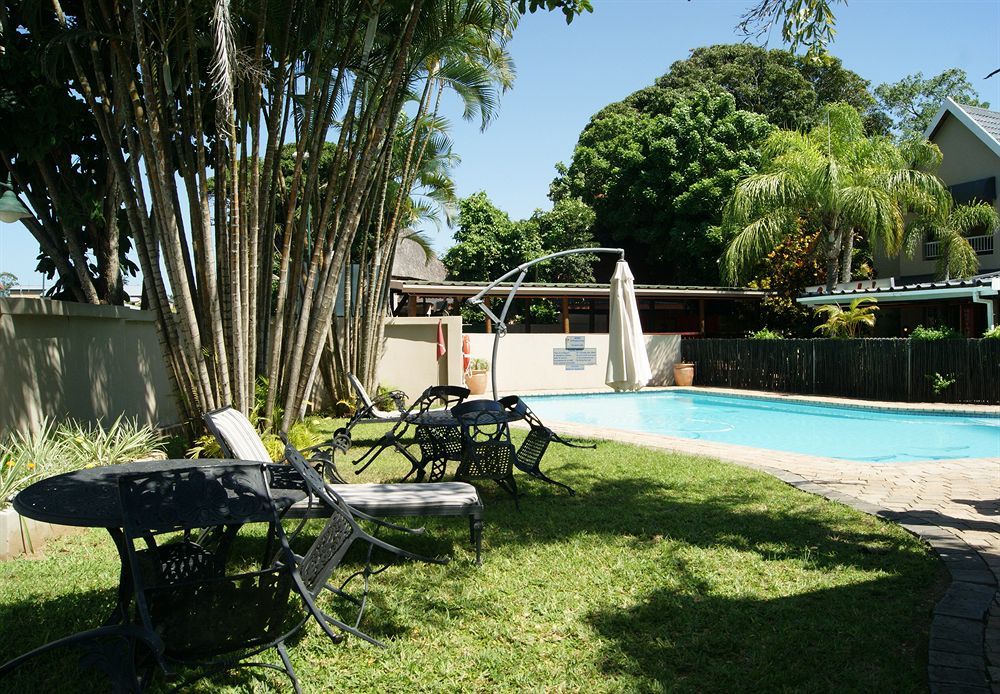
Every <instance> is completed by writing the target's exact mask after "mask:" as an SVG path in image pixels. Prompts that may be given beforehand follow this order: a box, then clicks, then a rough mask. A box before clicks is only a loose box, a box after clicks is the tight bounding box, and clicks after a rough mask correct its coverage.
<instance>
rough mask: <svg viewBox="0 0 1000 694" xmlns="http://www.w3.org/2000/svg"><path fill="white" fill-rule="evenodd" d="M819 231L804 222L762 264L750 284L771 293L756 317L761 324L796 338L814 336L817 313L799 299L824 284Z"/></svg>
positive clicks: (761, 303) (755, 311)
mask: <svg viewBox="0 0 1000 694" xmlns="http://www.w3.org/2000/svg"><path fill="white" fill-rule="evenodd" d="M819 237H820V232H819V231H807V230H806V227H805V224H804V222H802V221H800V223H799V225H798V228H797V229H796V231H795V232H794V233H792V234H789V236H788V237H787V238H785V239H784V240H782V241H781V242H779V243H778V245H777V246H775V248H774V249H773V250H772V251H771V252H770V253H768V254H767V256H766V257H765V258H764V259H763V260H762V261H761V262H760V264H759V265H758V269H757V272H756V274H755V276H754V278H753V279H752V280H751V281H750V282H749V283H748V284H749V286H750V287H753V288H755V289H764V290H767V291H768V292H770V294H769V295H768V296H766V297H765V298H764V299H762V300H761V302H760V306H759V308H756V307H755V308H754V318H755V320H757V321H759V324H760V325H763V326H768V327H770V328H774V329H777V330H782V331H784V332H787V333H788V334H790V335H792V336H794V337H807V336H809V335H810V334H811V331H812V329H813V326H814V325H815V323H816V320H815V318H814V316H813V312H812V311H810V310H809V309H808V308H807V307H805V306H803V305H802V304H800V303H798V302H797V301H796V300H795V299H796V297H798V296H799V295H800V294H802V290H803V288H804V287H808V286H811V285H819V284H824V282H825V271H824V269H823V263H822V262H821V261H820V259H819V257H818V256H817V253H816V248H817V246H818V244H819Z"/></svg>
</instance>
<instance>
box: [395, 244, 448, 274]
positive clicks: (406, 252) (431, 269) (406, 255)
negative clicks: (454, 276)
mask: <svg viewBox="0 0 1000 694" xmlns="http://www.w3.org/2000/svg"><path fill="white" fill-rule="evenodd" d="M447 276H448V271H447V270H446V269H445V267H444V264H443V263H442V262H441V261H440V260H438V258H437V256H436V255H435V256H432V257H431V259H430V260H429V261H428V260H427V256H426V255H425V254H424V249H423V248H422V247H421V246H420V244H419V243H417V242H416V241H413V240H412V239H402V240H401V241H400V242H399V246H398V247H397V248H396V260H395V261H394V262H393V264H392V277H393V279H413V280H430V281H433V282H441V281H443V280H444V278H445V277H447Z"/></svg>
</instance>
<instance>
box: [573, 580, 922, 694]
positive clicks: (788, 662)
mask: <svg viewBox="0 0 1000 694" xmlns="http://www.w3.org/2000/svg"><path fill="white" fill-rule="evenodd" d="M909 588H910V586H909V585H908V584H907V582H906V581H905V580H901V579H899V578H896V577H892V576H886V577H883V578H880V579H878V580H875V581H871V582H867V583H861V584H854V585H849V586H839V587H836V588H830V589H824V590H816V591H812V592H808V593H804V594H799V595H793V596H788V597H781V598H776V599H770V600H761V599H752V598H746V599H744V598H739V597H731V596H722V595H718V594H712V593H711V592H710V591H708V588H707V586H706V587H705V591H701V590H697V589H695V590H690V591H686V592H684V593H681V592H672V591H670V590H666V589H663V588H654V587H651V590H650V591H649V592H648V593H647V594H646V595H645V596H644V598H643V600H642V602H641V603H640V604H638V605H630V606H627V607H623V608H621V609H603V610H596V611H593V612H591V613H590V614H589V615H588V616H587V621H588V623H589V624H590V625H591V626H592V627H593V629H594V630H595V631H596V633H597V634H598V635H599V640H598V647H599V648H600V649H601V667H602V670H603V671H604V672H606V673H607V674H608V675H611V676H613V677H615V678H621V677H623V676H624V677H627V678H630V679H633V680H634V681H636V682H637V683H641V684H640V685H638V686H637V688H639V689H648V690H668V691H690V692H703V691H767V692H771V691H829V692H841V691H885V692H907V691H926V689H927V679H926V654H927V633H926V628H925V622H926V620H927V619H929V615H924V614H918V615H903V616H901V617H899V618H898V619H897V620H896V621H895V622H894V623H891V624H873V623H872V622H873V620H872V612H873V611H875V612H876V613H881V609H880V607H879V606H878V602H879V601H880V600H885V599H886V598H890V596H892V595H894V594H897V593H898V591H902V590H908V589H909ZM706 591H708V592H706ZM893 616H894V615H893V612H892V611H891V610H889V611H886V612H885V617H886V619H891V618H892V617H893ZM897 616H898V615H897Z"/></svg>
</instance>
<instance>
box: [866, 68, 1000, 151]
mask: <svg viewBox="0 0 1000 694" xmlns="http://www.w3.org/2000/svg"><path fill="white" fill-rule="evenodd" d="M948 97H951V98H952V99H954V100H955V101H958V102H960V103H963V104H966V105H969V106H981V107H982V108H989V106H990V105H989V103H987V102H985V101H982V100H981V99H980V98H979V93H978V92H977V91H976V89H975V88H974V87H973V86H972V83H971V82H969V76H968V75H966V74H965V70H962V69H961V68H949V69H947V70H945V71H943V72H942V73H941V74H939V75H935V76H933V77H928V78H926V79H925V78H924V75H923V73H922V72H917V73H915V74H913V75H907V76H906V77H904V78H903V79H901V80H899V81H898V82H890V83H886V84H880V85H879V86H877V87H876V88H875V98H876V99H878V107H879V109H880V111H881V112H882V113H883V114H884V117H885V118H886V119H887V120H888V122H889V123H891V128H892V132H893V133H894V134H895V135H896V137H897V138H899V139H906V138H912V137H922V136H923V134H924V131H926V130H927V127H928V126H929V125H930V124H931V119H932V118H933V117H934V114H935V113H937V111H938V109H939V108H941V103H942V102H943V101H944V100H945V99H946V98H948Z"/></svg>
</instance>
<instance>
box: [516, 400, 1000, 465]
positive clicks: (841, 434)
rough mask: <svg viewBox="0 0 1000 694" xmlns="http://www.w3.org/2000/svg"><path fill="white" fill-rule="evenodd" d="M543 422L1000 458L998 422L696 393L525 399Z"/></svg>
mask: <svg viewBox="0 0 1000 694" xmlns="http://www.w3.org/2000/svg"><path fill="white" fill-rule="evenodd" d="M526 400H527V401H528V402H529V403H530V404H531V407H532V409H534V410H535V411H536V412H537V413H538V415H539V416H540V417H541V418H542V421H548V420H552V421H562V422H574V423H577V424H592V425H596V426H601V427H608V428H611V429H623V430H626V431H636V432H642V433H647V434H662V435H664V436H676V437H680V438H686V439H701V440H706V441H718V442H720V443H734V444H740V445H743V446H754V447H756V448H769V449H771V450H777V451H791V452H794V453H805V454H808V455H816V456H822V457H826V458H842V459H845V460H856V461H865V462H874V463H894V462H906V461H914V460H949V459H953V458H989V457H996V456H1000V417H995V416H975V415H970V416H965V415H956V414H940V413H936V414H925V413H915V412H903V411H898V410H897V411H892V412H890V411H884V410H869V409H864V408H859V407H850V406H841V405H826V404H820V403H808V402H802V401H788V400H780V401H779V400H771V399H767V398H750V397H732V396H726V395H716V394H708V393H693V392H691V391H655V392H645V393H600V394H590V395H546V396H532V397H529V398H526Z"/></svg>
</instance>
